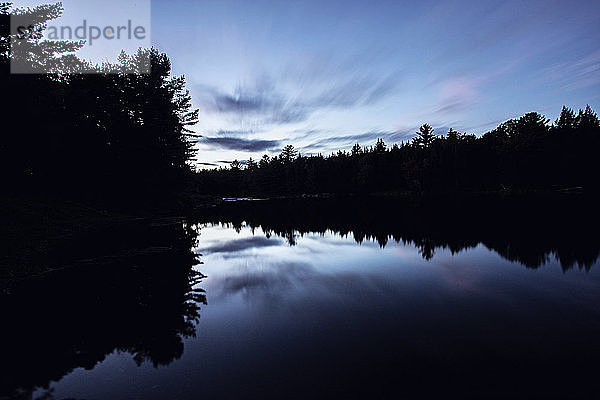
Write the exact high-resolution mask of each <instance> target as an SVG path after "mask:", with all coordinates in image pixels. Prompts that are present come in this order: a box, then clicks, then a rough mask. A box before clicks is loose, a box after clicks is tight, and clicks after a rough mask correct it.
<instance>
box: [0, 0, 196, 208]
mask: <svg viewBox="0 0 600 400" xmlns="http://www.w3.org/2000/svg"><path fill="white" fill-rule="evenodd" d="M10 13H12V14H13V16H15V15H16V16H23V18H25V20H28V21H30V20H34V21H36V25H35V27H34V29H33V30H32V32H31V35H29V36H28V37H27V39H26V40H16V41H15V42H16V43H18V45H17V46H13V47H12V48H11V47H10V44H9V43H10V38H11V36H10V34H11V33H10V31H9V27H8V25H9V24H10V19H9V17H10ZM61 14H62V6H61V5H60V3H57V4H53V5H41V6H37V7H34V8H32V9H26V10H24V9H12V8H11V6H10V5H9V4H7V3H3V4H2V6H1V7H0V16H1V17H2V19H1V20H2V38H1V42H0V43H1V44H2V52H1V56H2V58H1V59H0V63H1V65H2V71H1V73H0V80H1V82H2V87H3V89H4V90H6V92H7V93H11V101H10V102H9V103H7V104H6V105H5V106H3V108H2V119H3V122H4V124H5V126H10V127H11V128H10V131H9V132H6V134H5V135H4V136H3V140H2V143H0V175H1V177H2V179H3V182H4V185H5V189H7V190H21V191H22V190H26V191H35V192H47V193H48V192H49V193H60V194H64V195H69V196H72V195H73V196H80V197H88V198H91V199H95V200H102V199H105V200H110V201H115V202H122V201H124V200H126V199H128V198H129V199H132V200H134V201H139V200H144V201H150V202H152V201H154V200H156V201H158V202H160V201H161V199H167V198H169V197H172V194H173V193H175V192H179V191H181V190H182V188H183V184H184V182H185V180H186V179H187V178H189V176H190V174H191V172H192V168H191V164H192V161H193V158H194V155H195V152H194V147H193V144H194V137H193V136H194V135H193V132H192V131H190V130H189V127H190V126H191V125H193V124H195V123H196V122H197V120H198V111H197V110H192V109H191V96H190V94H189V92H188V91H187V90H186V88H185V78H184V77H173V76H171V63H170V61H169V59H168V57H167V56H166V55H165V54H162V53H160V52H159V51H158V50H157V49H154V48H152V49H139V50H138V51H137V52H136V53H135V54H131V55H128V54H125V53H122V54H121V55H120V56H119V58H118V60H117V61H116V62H115V63H104V64H102V65H92V64H90V63H89V62H85V61H82V60H79V59H78V58H77V57H76V56H75V55H73V54H72V52H73V51H75V50H77V49H79V48H80V47H81V46H82V43H81V42H72V41H60V42H55V41H46V40H43V39H42V38H41V34H40V33H41V31H42V30H43V28H44V27H45V26H46V23H47V22H48V21H50V20H52V19H55V18H57V17H59V16H60V15H61ZM11 62H12V63H16V64H18V65H19V67H23V68H26V67H27V66H29V68H30V69H31V72H36V71H35V70H37V69H40V68H43V69H44V71H47V70H51V71H53V70H56V71H57V72H56V73H51V74H48V73H44V74H40V73H38V74H11V73H10V63H11ZM148 67H150V68H148ZM84 70H85V72H93V73H86V74H80V73H75V72H82V71H84ZM148 70H149V71H150V73H141V72H147V71H148ZM38 72H39V71H38ZM109 197H111V198H112V199H108V198H109Z"/></svg>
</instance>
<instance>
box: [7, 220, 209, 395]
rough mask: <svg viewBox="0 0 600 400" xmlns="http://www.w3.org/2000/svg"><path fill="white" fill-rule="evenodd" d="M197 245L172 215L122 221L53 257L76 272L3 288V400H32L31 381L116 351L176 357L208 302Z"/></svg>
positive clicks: (45, 381)
mask: <svg viewBox="0 0 600 400" xmlns="http://www.w3.org/2000/svg"><path fill="white" fill-rule="evenodd" d="M195 241H196V233H195V232H194V230H192V229H190V228H188V227H186V225H185V224H184V223H183V222H182V221H179V220H162V221H156V220H155V221H152V222H147V221H142V222H135V223H129V224H121V225H120V226H118V227H113V228H111V229H106V230H104V231H102V232H96V233H95V234H94V235H89V236H87V237H85V238H79V240H78V241H75V242H71V243H70V245H71V246H73V247H72V252H71V253H73V254H76V256H75V257H73V256H71V257H68V256H66V255H64V254H61V255H60V259H61V260H62V261H65V260H66V259H69V258H70V264H71V266H72V267H73V268H68V269H64V270H61V271H55V272H51V273H47V274H46V275H45V276H43V277H39V278H37V279H34V280H30V281H27V282H23V283H21V284H18V285H16V286H14V287H12V288H10V289H9V290H7V292H8V293H5V294H4V295H3V296H2V298H1V299H0V300H1V302H0V307H1V308H2V310H1V315H2V325H3V327H4V328H3V332H2V342H1V343H2V361H1V363H2V371H3V376H2V378H1V386H0V398H1V397H2V396H17V397H22V398H30V397H31V393H32V391H33V390H34V389H35V388H36V387H46V388H47V387H48V385H49V383H50V382H51V381H56V380H59V379H60V378H61V377H63V376H64V375H66V374H67V373H69V372H70V371H72V370H73V369H74V368H77V367H83V368H86V369H92V368H93V367H94V366H95V365H96V364H97V363H99V362H101V361H102V360H104V358H105V357H106V356H107V355H108V354H111V353H113V352H114V351H115V350H116V351H119V352H127V353H130V354H132V355H133V359H134V360H135V362H136V363H137V364H138V365H140V364H142V363H144V362H150V363H152V364H153V365H154V366H155V367H156V366H159V365H167V364H169V363H171V362H172V361H174V360H176V359H178V358H180V357H181V355H182V354H183V350H184V349H183V338H186V337H191V336H195V327H196V323H197V322H198V320H199V318H200V304H206V296H205V293H204V291H203V290H202V289H200V288H198V287H197V285H198V284H199V283H200V282H201V280H202V278H204V276H203V275H202V274H201V273H200V272H197V271H195V270H194V269H193V266H194V265H196V264H198V261H197V257H196V256H195V255H194V254H193V253H192V251H191V249H192V247H193V245H194V244H195ZM86 256H87V258H86ZM47 394H48V395H50V394H51V392H48V393H47Z"/></svg>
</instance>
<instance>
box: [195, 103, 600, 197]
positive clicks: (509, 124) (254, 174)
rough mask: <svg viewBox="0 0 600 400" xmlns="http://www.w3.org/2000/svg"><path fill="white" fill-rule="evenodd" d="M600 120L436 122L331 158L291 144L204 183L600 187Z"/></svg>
mask: <svg viewBox="0 0 600 400" xmlns="http://www.w3.org/2000/svg"><path fill="white" fill-rule="evenodd" d="M599 144H600V123H599V120H598V116H597V114H596V112H595V111H593V110H592V109H591V107H589V106H587V107H586V108H585V109H584V110H579V111H578V112H577V113H576V112H574V111H573V110H572V109H570V108H568V107H566V106H563V108H562V111H561V113H560V117H559V118H558V119H557V120H556V121H555V122H554V123H552V124H550V123H549V120H548V119H547V118H546V117H545V116H543V115H541V114H539V113H537V112H531V113H528V114H525V115H523V116H522V117H520V118H518V119H511V120H508V121H506V122H503V123H502V124H500V125H499V126H498V127H496V128H495V129H493V130H491V131H489V132H487V133H485V134H483V135H482V136H476V135H474V134H468V133H462V132H458V131H455V130H453V129H450V130H449V131H448V132H447V133H446V134H441V135H437V134H436V132H434V130H433V128H432V127H431V126H430V125H429V124H424V125H422V126H421V127H420V128H419V130H418V131H417V132H416V135H415V137H414V138H413V139H412V140H410V141H406V142H403V143H401V144H396V143H395V144H392V145H391V146H389V145H388V144H386V143H385V142H384V140H383V139H378V140H377V142H376V143H375V145H374V146H370V147H362V146H361V145H360V144H359V143H357V144H355V145H354V146H353V147H352V149H351V150H350V151H344V150H340V151H338V152H337V153H333V154H331V155H329V156H323V155H322V154H317V155H301V154H298V152H297V151H296V150H295V149H294V147H293V146H291V145H288V146H286V147H284V148H283V150H282V151H281V154H279V155H276V156H273V157H269V156H268V155H264V156H263V157H262V158H261V159H260V160H259V161H258V162H257V161H255V160H252V159H249V160H247V161H246V162H245V163H244V164H245V165H243V164H242V163H241V162H239V161H237V160H236V161H234V162H232V163H231V164H230V166H229V168H220V169H213V170H204V171H200V172H199V173H198V176H197V178H198V181H197V182H198V185H199V186H200V187H202V188H203V190H204V191H206V192H208V193H215V194H221V195H237V196H239V195H252V196H274V195H284V196H285V195H303V194H321V193H346V194H348V193H354V194H372V193H380V194H381V193H383V194H385V193H452V192H498V191H539V190H556V189H562V190H564V189H573V188H577V190H586V191H587V192H595V191H597V190H598V180H597V171H598V170H597V168H598V167H597V162H596V160H595V155H594V153H595V149H596V148H598V145H599Z"/></svg>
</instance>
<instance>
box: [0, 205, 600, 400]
mask: <svg viewBox="0 0 600 400" xmlns="http://www.w3.org/2000/svg"><path fill="white" fill-rule="evenodd" d="M594 206H595V202H593V201H588V200H586V199H580V198H562V197H561V198H554V199H548V198H546V199H545V200H544V201H543V202H540V201H535V199H530V200H528V201H517V200H515V199H504V200H481V201H477V202H474V201H469V200H467V199H461V200H456V199H452V200H448V201H441V200H436V201H433V202H428V201H423V202H416V203H410V202H400V201H396V200H390V199H379V200H365V199H347V200H346V201H342V202H340V201H338V200H333V199H325V200H324V199H320V200H317V199H304V200H277V201H261V202H251V203H246V202H238V203H235V202H228V203H226V204H224V205H222V206H221V207H216V208H211V209H206V210H203V212H202V213H201V214H200V215H199V216H196V217H195V218H190V219H188V220H186V221H188V223H185V224H184V223H182V222H181V221H180V220H154V221H139V222H133V223H131V224H125V225H123V226H119V227H118V228H111V229H108V230H101V231H98V232H96V233H95V234H93V235H91V236H86V237H84V238H80V239H79V240H77V241H71V242H69V243H65V244H64V248H63V249H62V250H61V249H57V250H55V252H54V253H53V254H54V255H53V262H57V260H60V262H61V263H62V264H63V265H72V266H73V267H74V268H72V269H70V270H68V271H63V272H54V273H50V274H47V275H46V276H44V277H40V278H39V279H35V280H33V281H29V282H23V283H22V284H21V285H17V286H16V287H13V288H12V289H11V293H10V294H9V295H4V296H3V297H2V298H0V307H1V310H0V311H1V312H2V314H1V315H2V323H3V326H4V327H8V328H9V329H5V330H4V331H3V332H2V335H3V336H2V341H1V346H2V349H1V350H2V359H1V360H0V362H1V363H2V371H3V375H2V377H1V379H2V380H1V386H0V389H1V391H0V398H2V396H9V397H10V396H12V395H15V394H16V395H17V396H18V397H17V398H19V397H20V398H31V397H33V398H56V399H68V398H87V399H103V398H110V399H131V398H143V399H164V398H180V399H195V398H198V397H200V396H203V397H214V398H232V399H238V398H303V399H304V398H357V397H359V398H403V397H406V398H440V397H458V396H459V397H461V398H538V397H544V398H552V397H560V398H578V397H580V398H588V397H592V394H594V393H595V387H594V385H593V384H592V382H595V381H594V379H595V375H596V370H597V367H596V364H597V361H598V359H600V346H598V345H597V340H596V338H597V336H598V334H600V307H599V306H598V305H599V304H600V269H599V268H597V265H598V254H599V241H598V238H597V236H596V235H594V234H592V233H590V232H593V231H587V230H586V229H585V228H587V227H596V226H597V224H598V222H600V221H598V216H597V214H596V213H595V212H594ZM192 222H193V223H192ZM200 254H202V260H203V261H204V262H205V264H204V265H202V266H201V267H195V268H200V269H201V270H202V272H203V273H205V274H206V276H205V275H202V274H201V273H199V272H197V271H196V270H195V269H194V266H195V265H196V264H197V259H198V256H199V255H200ZM542 265H545V267H544V268H539V269H538V270H536V271H533V270H532V269H531V268H538V267H540V266H542ZM523 266H525V267H527V268H523ZM200 281H201V283H200ZM199 286H200V287H202V288H203V289H205V290H206V292H204V291H203V290H202V289H199ZM204 304H208V305H207V306H204ZM200 306H202V321H201V322H200V323H199V322H198V321H199V317H200ZM132 360H133V361H132ZM79 367H82V368H79ZM39 387H45V388H46V389H45V390H39V389H38V390H36V388H39Z"/></svg>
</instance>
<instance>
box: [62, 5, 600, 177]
mask: <svg viewBox="0 0 600 400" xmlns="http://www.w3.org/2000/svg"><path fill="white" fill-rule="evenodd" d="M69 1H72V0H67V1H65V2H64V3H65V9H67V8H68V5H69V4H68V2H69ZM104 3H106V1H104ZM129 3H134V4H136V3H139V4H142V3H143V2H141V1H139V0H138V1H133V2H129ZM79 4H81V2H79ZM151 10H152V11H151V39H150V40H151V43H152V44H153V45H154V46H155V47H157V48H158V49H159V50H161V51H163V52H165V53H167V54H168V56H169V58H170V59H171V61H172V63H173V72H174V74H176V75H185V76H186V79H187V85H188V88H189V90H190V92H191V94H192V97H193V104H194V106H195V107H196V108H199V109H200V122H199V123H198V125H197V126H196V127H194V130H195V131H197V132H198V133H199V134H201V135H202V138H201V139H199V142H198V145H197V146H198V150H199V152H198V164H197V165H198V167H199V168H204V167H214V166H218V165H226V163H227V162H230V161H232V160H233V159H238V160H247V159H248V158H249V157H252V158H254V159H258V158H260V157H261V155H262V154H265V153H266V154H276V153H278V152H279V151H280V150H281V148H282V147H283V146H284V145H286V144H292V145H294V146H295V147H296V148H298V149H299V151H300V152H301V153H302V154H316V153H323V154H329V153H331V152H332V151H335V150H338V149H349V148H350V147H351V146H352V145H353V144H354V143H357V142H358V143H360V144H361V145H363V146H365V145H372V144H373V143H374V142H375V140H376V139H377V138H378V137H381V138H383V139H384V140H385V141H386V143H388V144H391V143H394V142H397V143H400V142H401V141H402V140H408V139H410V138H411V137H412V136H413V135H414V133H415V131H416V130H417V129H418V127H419V126H420V125H422V124H423V123H426V122H427V123H429V124H431V125H432V126H433V127H434V128H435V133H437V134H445V133H446V132H447V130H448V128H450V127H452V128H454V129H457V130H459V131H461V132H467V133H474V134H478V135H479V134H482V133H484V132H486V131H488V130H490V129H492V128H493V127H495V126H496V125H498V124H499V123H500V122H502V121H505V120H507V119H510V118H514V117H518V116H520V115H522V114H524V113H526V112H530V111H538V112H540V113H543V114H545V115H546V116H547V117H549V118H551V119H552V120H553V119H555V118H556V117H557V115H558V113H559V112H560V108H561V106H562V105H563V104H564V105H567V106H570V107H572V108H575V109H578V108H583V107H585V105H586V104H590V105H591V106H592V108H594V109H595V110H599V111H600V90H599V89H600V39H599V38H600V2H598V1H539V0H533V1H514V0H506V1H497V0H495V1H485V0H477V1H474V0H471V1H443V2H439V1H427V0H421V1H388V0H380V1H374V0H371V1H356V0H344V1H324V0H320V1H313V0H302V1H292V0H286V1H270V0H269V1H268V0H252V1H248V0H201V1H191V0H187V1H183V0H152V2H151Z"/></svg>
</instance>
